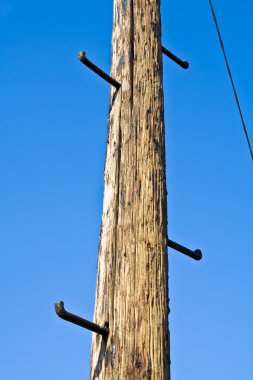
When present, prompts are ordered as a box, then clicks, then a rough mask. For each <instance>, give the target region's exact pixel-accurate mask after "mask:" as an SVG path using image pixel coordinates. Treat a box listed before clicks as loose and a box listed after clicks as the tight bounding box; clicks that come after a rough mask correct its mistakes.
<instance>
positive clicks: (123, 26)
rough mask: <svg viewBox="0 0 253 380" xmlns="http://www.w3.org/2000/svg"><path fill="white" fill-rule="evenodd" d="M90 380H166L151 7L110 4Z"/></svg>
mask: <svg viewBox="0 0 253 380" xmlns="http://www.w3.org/2000/svg"><path fill="white" fill-rule="evenodd" d="M111 76H112V77H113V78H115V79H116V80H117V81H118V82H119V83H121V88H120V89H119V90H116V89H115V88H111V100H110V110H109V118H108V137H107V153H106V163H105V171H104V204H103V216H102V226H101V236H100V244H99V258H98V273H97V285H96V303H95V315H94V321H95V322H96V323H98V324H99V325H104V324H105V323H108V324H109V329H110V334H109V337H108V339H107V341H104V340H103V339H102V337H101V336H100V335H96V334H93V339H92V355H91V373H90V379H93V380H94V379H99V380H102V379H103V380H113V379H114V380H125V379H129V380H138V379H149V380H151V379H152V380H169V378H170V375H169V367H170V361H169V330H168V258H167V201H166V197H167V195H166V178H165V141H164V106H163V83H162V79H163V78H162V46H161V20H160V0H114V23H113V36H112V67H111Z"/></svg>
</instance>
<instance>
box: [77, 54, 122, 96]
mask: <svg viewBox="0 0 253 380" xmlns="http://www.w3.org/2000/svg"><path fill="white" fill-rule="evenodd" d="M78 58H79V60H80V61H81V62H82V63H83V64H84V65H85V66H87V67H88V68H89V69H91V70H92V71H94V73H96V74H98V75H99V76H100V77H101V78H103V79H104V80H106V82H108V83H110V84H111V85H112V86H114V87H115V88H117V90H118V89H119V88H120V87H121V84H120V83H119V82H117V81H116V80H115V79H113V78H112V77H110V75H108V74H106V73H105V72H104V71H103V70H101V69H100V68H99V67H97V66H96V65H94V63H92V62H91V61H90V60H89V59H88V58H87V57H86V54H85V52H84V51H80V53H79V54H78Z"/></svg>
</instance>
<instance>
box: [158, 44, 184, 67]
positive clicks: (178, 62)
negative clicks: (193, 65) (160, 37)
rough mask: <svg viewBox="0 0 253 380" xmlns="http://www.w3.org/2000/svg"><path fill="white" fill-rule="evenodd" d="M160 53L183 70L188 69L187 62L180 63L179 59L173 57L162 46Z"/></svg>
mask: <svg viewBox="0 0 253 380" xmlns="http://www.w3.org/2000/svg"><path fill="white" fill-rule="evenodd" d="M162 52H163V54H165V55H167V57H169V58H170V59H172V61H174V62H175V63H177V64H178V65H179V66H181V67H182V68H183V69H188V68H189V66H190V65H189V62H187V61H182V60H181V59H180V58H178V57H177V56H175V55H174V54H173V53H171V52H170V51H169V50H168V49H166V48H165V47H164V46H162Z"/></svg>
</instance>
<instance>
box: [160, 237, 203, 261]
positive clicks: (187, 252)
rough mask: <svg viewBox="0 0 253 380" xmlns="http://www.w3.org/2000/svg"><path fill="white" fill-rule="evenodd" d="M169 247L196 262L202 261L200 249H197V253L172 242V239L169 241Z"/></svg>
mask: <svg viewBox="0 0 253 380" xmlns="http://www.w3.org/2000/svg"><path fill="white" fill-rule="evenodd" d="M167 245H168V247H170V248H173V249H175V250H177V251H179V252H181V253H183V254H184V255H186V256H189V257H191V258H192V259H194V260H197V261H199V260H201V259H202V252H201V250H200V249H195V251H192V250H190V249H188V248H186V247H183V246H182V245H180V244H178V243H175V242H174V241H172V240H170V239H168V240H167Z"/></svg>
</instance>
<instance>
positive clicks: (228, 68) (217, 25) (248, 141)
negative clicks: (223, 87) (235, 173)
mask: <svg viewBox="0 0 253 380" xmlns="http://www.w3.org/2000/svg"><path fill="white" fill-rule="evenodd" d="M209 4H210V7H211V11H212V15H213V19H214V23H215V26H216V29H217V33H218V36H219V40H220V45H221V49H222V52H223V56H224V59H225V62H226V66H227V71H228V75H229V78H230V82H231V85H232V88H233V92H234V96H235V100H236V104H237V108H238V111H239V114H240V117H241V121H242V126H243V130H244V133H245V137H246V140H247V143H248V147H249V150H250V155H251V159H252V161H253V151H252V147H251V143H250V139H249V134H248V131H247V127H246V124H245V121H244V117H243V113H242V109H241V106H240V102H239V98H238V95H237V91H236V88H235V84H234V80H233V76H232V72H231V69H230V65H229V62H228V58H227V54H226V51H225V47H224V43H223V40H222V37H221V33H220V28H219V24H218V21H217V17H216V14H215V10H214V7H213V3H212V0H209Z"/></svg>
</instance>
